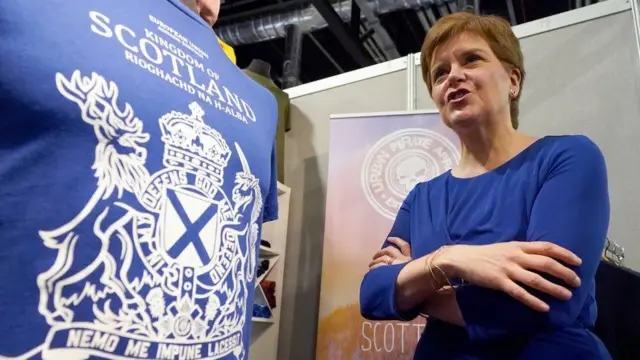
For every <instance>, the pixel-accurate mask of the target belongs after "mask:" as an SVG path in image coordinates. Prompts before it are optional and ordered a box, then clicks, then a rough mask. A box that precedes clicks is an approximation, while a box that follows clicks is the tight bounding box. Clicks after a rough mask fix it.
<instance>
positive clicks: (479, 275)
mask: <svg viewBox="0 0 640 360" xmlns="http://www.w3.org/2000/svg"><path fill="white" fill-rule="evenodd" d="M558 260H559V261H562V262H564V263H565V264H567V265H568V266H579V265H580V264H581V263H582V261H581V260H580V258H578V257H577V256H576V255H575V254H573V253H572V252H570V251H569V250H567V249H565V248H562V247H560V246H558V245H556V244H553V243H549V242H541V241H538V242H516V241H514V242H506V243H498V244H491V245H481V246H473V245H454V246H449V247H446V248H444V249H443V251H441V252H440V253H439V254H438V255H437V256H436V258H434V264H436V265H439V266H440V267H441V268H442V269H444V272H445V273H446V275H447V276H449V277H453V278H462V279H464V280H465V281H467V282H469V283H472V284H475V285H478V286H482V287H485V288H490V289H494V290H500V291H504V292H505V293H507V294H509V295H510V296H512V297H514V298H515V299H517V300H518V301H520V302H522V303H524V304H525V305H527V306H529V307H531V308H533V309H534V310H537V311H541V312H546V311H548V310H549V305H548V304H546V303H545V302H543V301H542V300H540V299H538V298H537V297H535V296H533V295H531V294H530V293H529V292H527V291H526V290H525V289H524V288H522V287H521V286H520V285H518V283H522V284H524V285H527V286H529V287H531V288H534V289H537V290H539V291H541V292H544V293H547V294H549V295H551V296H553V297H555V298H558V299H560V300H568V299H570V298H571V292H570V291H569V290H568V289H567V288H565V287H563V286H560V285H557V284H554V283H553V282H551V281H549V280H547V279H545V278H544V277H542V276H540V275H539V274H537V273H536V272H539V273H546V274H549V275H552V276H554V277H556V278H558V279H560V280H562V281H564V282H565V283H567V284H568V285H570V286H573V287H578V286H580V278H578V276H577V275H576V273H575V272H574V271H573V270H571V269H569V268H568V267H567V266H565V265H563V264H561V263H560V262H559V261H558Z"/></svg>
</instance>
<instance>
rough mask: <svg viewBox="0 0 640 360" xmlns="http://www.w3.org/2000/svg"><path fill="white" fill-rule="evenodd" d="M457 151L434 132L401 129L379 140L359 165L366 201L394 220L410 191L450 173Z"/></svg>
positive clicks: (458, 155)
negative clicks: (421, 183) (445, 173)
mask: <svg viewBox="0 0 640 360" xmlns="http://www.w3.org/2000/svg"><path fill="white" fill-rule="evenodd" d="M459 158H460V151H459V150H458V147H457V146H455V145H454V144H453V143H452V142H451V140H449V139H447V138H446V137H444V136H442V135H440V134H438V133H437V132H435V131H431V130H427V129H419V128H411V129H403V130H399V131H396V132H393V133H391V134H389V135H386V136H385V137H383V138H382V139H380V140H379V141H378V142H377V143H376V144H375V145H374V146H373V147H372V148H371V150H369V152H368V153H367V155H366V157H365V160H364V163H363V164H362V171H361V181H362V188H363V190H364V193H365V195H366V197H367V200H368V201H369V203H370V204H371V206H373V207H374V208H375V209H376V210H377V211H378V212H379V213H380V214H381V215H383V216H385V217H387V218H389V219H394V218H395V217H396V214H397V213H398V209H399V208H400V205H401V204H402V201H403V200H404V199H405V197H406V196H407V194H408V193H409V192H410V191H411V190H412V189H413V187H414V186H415V185H416V184H417V183H419V182H423V181H427V180H431V179H433V178H434V177H436V176H438V175H440V174H442V173H443V172H445V171H447V170H449V169H451V168H452V167H453V165H454V164H456V163H457V162H458V159H459Z"/></svg>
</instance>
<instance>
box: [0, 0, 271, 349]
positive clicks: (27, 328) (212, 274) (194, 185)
mask: <svg viewBox="0 0 640 360" xmlns="http://www.w3.org/2000/svg"><path fill="white" fill-rule="evenodd" d="M0 29H1V30H0V69H2V71H0V244H1V246H0V315H1V316H0V335H1V336H0V358H2V359H5V358H7V357H9V358H14V357H15V358H19V359H29V360H34V359H65V360H77V359H91V360H95V359H177V358H180V359H203V358H206V359H235V360H238V359H246V358H247V353H248V350H249V346H250V338H251V326H252V315H253V308H252V304H253V301H254V288H255V282H256V276H255V275H256V273H255V272H256V268H257V266H256V265H257V263H258V262H259V260H258V255H259V239H260V232H261V225H262V223H263V222H264V221H268V220H273V219H275V218H277V216H278V201H277V179H276V174H277V172H276V164H275V159H276V157H275V156H274V154H275V150H274V149H275V147H274V140H275V136H276V128H277V115H278V112H277V103H276V101H275V99H274V97H273V95H272V94H271V93H270V92H269V91H268V90H266V89H264V88H263V87H262V86H260V85H259V84H257V83H255V82H254V81H253V80H252V79H250V78H249V77H247V76H246V75H245V74H244V73H243V72H242V71H241V70H240V69H238V68H237V67H236V66H235V65H234V64H233V63H232V62H231V61H230V60H229V58H228V57H227V55H226V54H225V53H224V52H223V50H222V48H221V47H220V45H219V44H218V41H217V39H216V35H215V33H214V32H213V31H212V29H211V26H209V25H208V24H206V23H205V22H204V21H203V20H202V19H201V18H200V17H199V16H198V15H197V14H195V13H194V12H192V11H191V10H189V9H188V8H187V7H186V6H184V5H183V4H182V2H181V1H180V0H156V1H152V0H92V1H63V0H40V1H37V2H31V1H2V2H0Z"/></svg>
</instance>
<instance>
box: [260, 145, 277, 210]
mask: <svg viewBox="0 0 640 360" xmlns="http://www.w3.org/2000/svg"><path fill="white" fill-rule="evenodd" d="M276 154H277V151H276V144H275V141H274V143H273V148H272V149H271V178H270V179H269V192H268V193H267V196H266V197H265V204H264V216H263V218H262V221H263V222H268V221H274V220H278V156H277V155H276Z"/></svg>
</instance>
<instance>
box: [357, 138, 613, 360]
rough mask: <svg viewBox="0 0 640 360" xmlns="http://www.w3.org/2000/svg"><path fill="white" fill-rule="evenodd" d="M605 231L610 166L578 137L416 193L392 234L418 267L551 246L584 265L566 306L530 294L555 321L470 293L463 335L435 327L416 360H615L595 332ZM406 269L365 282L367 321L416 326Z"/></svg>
mask: <svg viewBox="0 0 640 360" xmlns="http://www.w3.org/2000/svg"><path fill="white" fill-rule="evenodd" d="M608 226H609V195H608V188H607V173H606V166H605V162H604V157H603V156H602V153H601V152H600V150H599V149H598V147H597V146H596V145H595V144H594V143H593V142H592V141H591V140H589V139H588V138H586V137H584V136H581V135H573V136H547V137H544V138H542V139H539V140H538V141H536V142H535V143H534V144H532V145H531V146H529V147H528V148H527V149H525V150H524V151H522V152H521V153H520V154H518V155H516V156H515V157H514V158H512V159H511V160H509V161H508V162H506V163H505V164H503V165H502V166H500V167H498V168H496V169H494V170H493V171H490V172H487V173H485V174H482V175H479V176H476V177H472V178H466V179H465V178H456V177H454V176H452V175H451V172H450V171H449V172H446V173H444V174H442V175H441V176H438V177H436V178H435V179H433V180H431V181H428V182H424V183H420V184H418V185H417V186H416V187H415V188H414V189H413V190H412V191H411V192H410V193H409V195H408V196H407V198H406V200H405V201H404V203H403V205H402V206H401V208H400V211H399V213H398V215H397V218H396V220H395V223H394V225H393V228H392V230H391V233H390V234H389V236H394V237H399V238H402V239H404V240H405V241H408V242H410V244H411V251H412V257H413V258H414V259H417V258H419V257H422V256H424V255H426V254H428V253H431V252H433V251H434V250H436V249H437V248H439V247H441V246H443V245H453V244H469V245H486V244H492V243H498V242H507V241H514V240H515V241H549V242H553V243H556V244H558V245H560V246H562V247H565V248H567V249H569V250H571V251H573V252H574V253H575V254H576V255H578V256H579V257H580V258H581V259H582V265H581V266H579V267H578V268H577V269H575V271H576V273H577V274H578V276H579V277H580V278H581V280H582V285H581V286H580V287H578V288H571V287H570V286H567V287H568V288H570V289H571V290H572V293H573V297H572V298H571V299H570V300H568V301H561V300H557V299H554V298H551V297H550V296H548V295H546V294H542V293H540V292H538V291H534V290H533V289H528V290H529V291H530V292H531V293H533V294H534V295H535V296H538V297H539V298H541V299H542V300H543V301H545V302H546V303H547V304H549V305H550V308H551V309H550V311H549V312H547V313H540V312H536V311H535V310H532V309H530V308H528V307H527V306H525V305H523V304H522V303H520V302H519V301H517V300H515V299H513V298H512V297H510V296H509V295H507V294H506V293H504V292H501V291H495V290H490V289H486V288H482V287H478V286H475V285H473V284H463V285H461V286H460V287H458V289H457V291H456V297H457V301H458V305H459V307H460V311H461V313H462V316H463V318H464V321H465V328H462V327H458V326H454V325H449V324H447V323H445V322H442V321H439V320H437V319H435V318H432V319H430V320H429V321H428V322H427V327H426V329H425V332H424V333H423V335H422V338H421V339H420V342H419V343H418V347H417V349H416V353H415V359H430V360H442V359H447V360H449V359H464V360H501V359H503V360H515V359H518V360H541V359H544V360H554V359H558V360H605V359H610V357H609V355H608V353H607V351H606V349H605V348H604V345H603V344H602V343H601V342H600V340H599V339H597V338H596V337H595V335H593V334H592V333H591V332H590V331H589V328H591V327H593V325H594V323H595V320H596V313H597V308H596V302H595V298H594V296H595V284H594V277H595V273H596V270H597V268H598V264H599V262H600V258H601V254H602V250H603V247H604V243H605V238H606V234H607V229H608ZM385 246H389V243H387V242H385V243H384V244H383V247H385ZM403 266H404V264H398V265H391V266H383V267H380V268H376V269H374V270H371V271H369V272H368V273H367V274H366V275H365V278H364V280H363V282H362V287H361V290H360V304H361V311H362V314H363V315H364V316H365V317H366V318H370V319H374V320H398V319H402V320H410V319H413V318H416V317H417V316H418V314H419V311H420V310H421V309H420V308H416V309H413V310H411V311H407V312H406V313H399V312H398V311H397V309H396V307H395V301H394V293H395V283H396V279H397V277H398V274H399V272H400V270H401V269H402V268H403ZM543 276H544V274H543ZM556 282H558V281H556ZM565 286H566V285H565Z"/></svg>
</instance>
